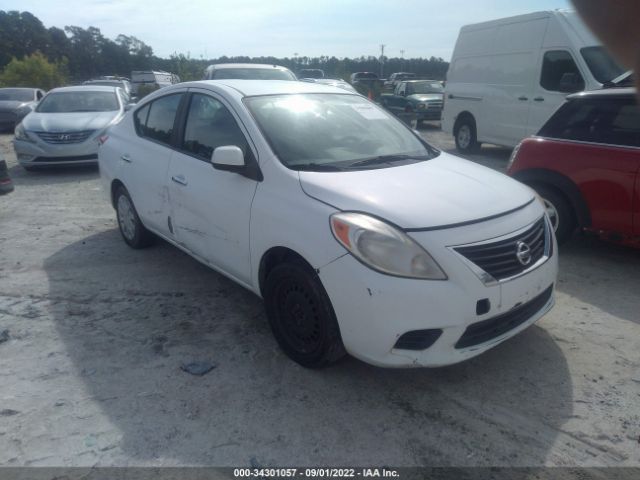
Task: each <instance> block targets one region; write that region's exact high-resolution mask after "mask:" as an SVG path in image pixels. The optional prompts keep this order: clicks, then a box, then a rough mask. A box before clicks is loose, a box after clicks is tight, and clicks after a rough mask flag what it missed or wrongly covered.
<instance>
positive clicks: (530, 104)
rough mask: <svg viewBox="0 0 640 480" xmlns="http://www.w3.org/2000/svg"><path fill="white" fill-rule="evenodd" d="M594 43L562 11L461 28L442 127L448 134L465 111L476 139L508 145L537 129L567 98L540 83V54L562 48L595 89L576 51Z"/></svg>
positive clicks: (595, 43) (574, 18) (596, 86)
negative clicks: (475, 133) (474, 129)
mask: <svg viewBox="0 0 640 480" xmlns="http://www.w3.org/2000/svg"><path fill="white" fill-rule="evenodd" d="M599 46H600V42H599V41H598V40H597V39H596V38H595V36H594V35H593V34H592V33H591V32H590V31H589V29H588V28H587V27H586V26H585V25H584V23H583V22H582V20H581V19H580V18H579V16H578V15H577V13H576V12H573V11H566V10H556V11H549V12H536V13H530V14H527V15H519V16H515V17H509V18H503V19H498V20H492V21H489V22H483V23H478V24H474V25H467V26H464V27H462V29H461V30H460V34H459V36H458V40H457V42H456V46H455V49H454V52H453V56H452V58H451V63H450V67H449V71H448V73H447V84H446V91H445V106H444V111H443V117H442V118H443V123H442V128H443V130H444V131H446V132H449V133H451V134H454V131H455V127H456V121H457V119H458V117H459V116H460V115H461V114H463V113H468V114H470V115H472V116H473V118H474V120H475V124H476V129H477V139H478V141H479V142H487V143H494V144H497V145H504V146H508V147H514V146H515V145H517V144H518V142H520V140H522V139H523V138H525V137H526V136H529V135H533V134H535V133H537V131H538V130H539V129H540V127H542V125H543V124H544V123H545V122H546V121H547V120H548V119H549V117H550V116H551V114H552V113H553V112H554V111H555V110H556V109H557V108H558V107H559V106H560V105H561V104H562V103H563V102H564V100H565V97H566V96H567V93H563V92H561V91H551V90H547V89H545V88H544V87H543V86H542V85H541V75H542V67H543V59H544V56H545V54H546V53H547V52H549V51H563V52H567V53H568V54H569V55H570V56H571V57H572V58H573V60H574V61H575V64H576V66H577V69H578V70H579V72H580V75H581V76H582V78H583V80H584V84H585V89H586V90H596V89H600V88H602V83H601V81H598V79H596V78H595V76H594V73H593V72H592V71H591V70H590V69H589V66H588V64H587V62H586V61H585V57H584V56H583V54H582V52H581V49H582V48H585V47H599ZM602 54H603V56H606V55H607V54H606V52H602Z"/></svg>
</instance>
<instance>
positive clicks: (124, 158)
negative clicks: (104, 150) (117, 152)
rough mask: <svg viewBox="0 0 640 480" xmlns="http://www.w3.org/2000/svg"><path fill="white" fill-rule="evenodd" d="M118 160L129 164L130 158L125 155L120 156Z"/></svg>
mask: <svg viewBox="0 0 640 480" xmlns="http://www.w3.org/2000/svg"><path fill="white" fill-rule="evenodd" d="M120 159H121V160H124V161H125V162H127V163H131V157H130V156H129V155H127V154H125V155H122V156H121V157H120Z"/></svg>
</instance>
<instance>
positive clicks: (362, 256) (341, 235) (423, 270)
mask: <svg viewBox="0 0 640 480" xmlns="http://www.w3.org/2000/svg"><path fill="white" fill-rule="evenodd" d="M331 231H332V232H333V236H334V237H335V238H336V240H337V241H338V242H339V243H340V244H341V245H342V246H343V247H344V248H346V249H347V250H348V251H349V252H350V253H351V254H352V255H353V256H354V257H356V258H357V259H358V260H360V261H361V262H362V263H364V264H365V265H367V266H368V267H370V268H372V269H373V270H377V271H379V272H382V273H386V274H388V275H394V276H397V277H406V278H420V279H428V280H446V279H447V275H446V274H445V273H444V272H443V271H442V269H441V268H440V266H439V265H438V264H437V263H436V261H435V260H434V259H433V257H431V255H429V253H428V252H427V251H426V250H425V249H423V248H422V247H421V246H420V245H418V244H417V243H416V242H414V241H413V240H412V239H411V238H409V236H408V235H406V234H405V233H404V232H402V231H400V230H398V229H397V228H395V227H392V226H391V225H389V224H387V223H385V222H383V221H380V220H378V219H376V218H373V217H370V216H368V215H364V214H361V213H335V214H333V215H331Z"/></svg>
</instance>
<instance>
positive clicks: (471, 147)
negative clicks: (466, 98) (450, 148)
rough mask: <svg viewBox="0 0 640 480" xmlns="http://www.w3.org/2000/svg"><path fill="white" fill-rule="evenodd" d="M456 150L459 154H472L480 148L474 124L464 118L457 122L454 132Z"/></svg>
mask: <svg viewBox="0 0 640 480" xmlns="http://www.w3.org/2000/svg"><path fill="white" fill-rule="evenodd" d="M454 136H455V140H456V148H457V149H458V151H459V152H461V153H473V152H475V151H477V150H478V149H479V148H480V144H479V143H478V136H477V132H476V122H475V121H474V120H473V118H472V117H469V116H466V117H463V118H462V119H460V120H458V122H457V123H456V128H455V131H454Z"/></svg>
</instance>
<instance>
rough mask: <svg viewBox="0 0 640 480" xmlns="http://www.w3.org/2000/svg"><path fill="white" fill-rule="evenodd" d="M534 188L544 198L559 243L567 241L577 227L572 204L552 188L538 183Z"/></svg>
mask: <svg viewBox="0 0 640 480" xmlns="http://www.w3.org/2000/svg"><path fill="white" fill-rule="evenodd" d="M534 188H535V190H536V192H538V195H540V197H541V198H542V202H543V203H544V208H545V210H546V212H547V215H548V217H549V220H550V221H551V225H552V226H553V230H554V231H555V233H556V239H557V240H558V243H559V244H563V243H566V241H567V240H569V239H570V238H571V236H572V235H573V232H574V231H575V229H576V221H575V216H574V214H573V210H572V208H571V205H570V204H569V202H568V201H567V200H566V199H565V197H564V196H562V194H560V193H558V192H557V191H556V190H554V189H552V188H549V187H546V186H543V185H536V186H534Z"/></svg>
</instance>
